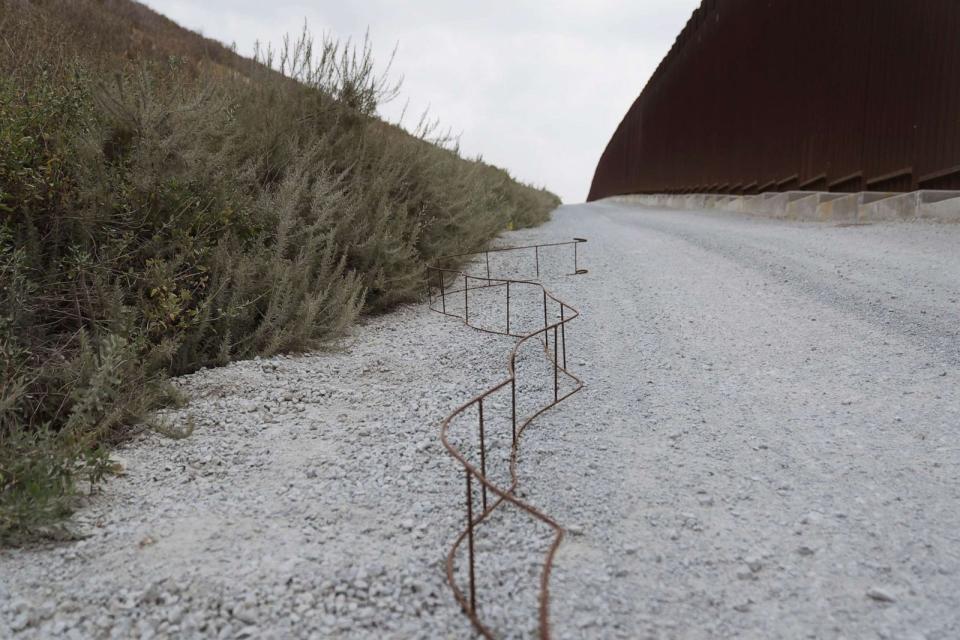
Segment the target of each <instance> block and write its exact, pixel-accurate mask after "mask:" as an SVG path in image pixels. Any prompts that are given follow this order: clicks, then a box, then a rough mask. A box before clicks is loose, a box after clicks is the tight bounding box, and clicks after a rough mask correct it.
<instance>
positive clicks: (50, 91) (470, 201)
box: [0, 0, 559, 543]
mask: <svg viewBox="0 0 960 640" xmlns="http://www.w3.org/2000/svg"><path fill="white" fill-rule="evenodd" d="M131 23H132V24H136V25H137V26H138V29H137V30H131V29H130V24H131ZM130 33H139V34H141V37H147V38H153V40H151V41H149V45H150V46H146V45H145V44H144V43H143V42H136V41H131V40H130V39H129V38H130ZM143 34H146V35H143ZM0 40H2V43H3V44H2V46H0V384H2V387H0V542H7V543H10V542H13V543H16V542H20V541H24V540H28V539H31V538H35V537H36V536H38V535H63V534H64V533H65V531H64V530H63V529H62V528H61V525H59V524H58V523H60V522H62V518H63V517H64V516H65V515H67V514H68V513H69V511H70V508H71V506H72V505H73V504H74V501H75V499H76V496H77V492H78V491H79V490H80V489H81V488H83V487H91V488H92V487H93V486H95V485H96V483H98V482H99V481H100V480H102V479H103V477H104V476H105V475H106V474H108V473H109V471H110V463H109V456H108V450H109V445H111V444H113V443H116V442H117V441H119V440H121V439H122V438H124V437H125V436H126V435H128V434H129V433H130V430H131V428H132V425H135V424H138V423H143V422H144V421H145V416H148V415H149V414H150V412H151V411H153V410H154V409H156V408H158V407H160V406H163V405H164V404H166V403H169V402H172V401H176V396H175V394H174V393H173V392H172V391H171V388H170V387H169V386H168V384H167V382H166V380H167V377H168V376H170V375H176V374H179V373H184V372H189V371H192V370H195V369H197V368H199V367H202V366H210V365H219V364H224V363H226V362H229V361H231V360H235V359H239V358H249V357H252V356H255V355H271V354H276V353H281V352H295V351H303V350H308V349H315V348H318V347H321V346H322V345H324V344H325V343H328V342H329V341H330V340H332V339H335V338H337V337H338V336H341V335H342V334H343V332H344V331H345V330H346V329H347V328H348V327H349V326H350V325H351V323H352V322H353V321H354V320H355V319H356V317H357V316H358V314H360V313H363V312H368V313H369V312H380V311H384V310H387V309H389V308H391V307H392V306H394V305H396V304H398V303H402V302H406V301H415V300H418V299H419V297H420V296H421V295H422V289H423V282H424V275H425V265H426V264H428V263H429V262H431V261H432V260H434V259H436V258H437V257H438V256H441V255H444V254H449V253H459V252H462V251H468V250H474V249H478V248H480V247H482V246H483V245H484V244H485V243H486V242H488V241H489V240H490V239H491V238H493V237H494V236H496V234H497V233H499V232H500V231H502V230H503V229H506V228H517V227H524V226H531V225H535V224H539V223H540V222H542V221H544V220H546V219H547V217H548V215H549V212H550V211H551V210H552V209H553V208H555V207H556V206H557V204H559V201H558V200H557V198H556V197H555V196H553V195H552V194H549V193H547V192H545V191H541V190H536V189H532V188H530V187H527V186H524V185H521V184H519V183H517V182H516V181H515V180H513V179H512V178H511V177H510V176H509V175H508V174H507V173H506V172H504V171H502V170H500V169H497V168H495V167H491V166H489V165H486V164H484V163H482V162H480V161H471V160H465V159H463V158H461V157H460V156H459V153H458V152H457V150H456V149H455V148H451V147H450V146H449V145H445V144H442V143H441V144H436V143H435V142H436V141H434V142H431V141H430V137H431V132H430V129H429V127H425V128H424V129H423V130H422V131H421V132H420V134H419V135H410V134H407V133H406V132H404V131H402V130H400V129H398V128H397V127H394V126H391V125H389V124H386V123H384V122H382V121H380V120H378V119H377V118H376V117H375V113H376V107H377V105H378V104H379V102H380V101H381V100H383V99H385V98H389V97H390V96H392V95H393V94H394V93H395V92H396V87H395V86H394V85H391V84H390V83H389V81H388V80H387V79H386V76H384V75H381V76H377V75H375V74H374V71H373V64H372V60H371V57H370V48H369V44H368V43H366V42H364V43H362V44H360V45H358V46H354V45H351V44H350V43H347V44H346V45H342V44H340V43H337V42H335V41H332V40H329V39H325V40H324V41H323V42H321V43H319V44H318V45H317V46H316V49H315V48H314V43H313V41H312V39H311V38H310V36H309V34H307V33H306V32H304V34H303V36H302V37H301V38H300V39H299V41H296V42H287V45H286V46H285V47H284V48H283V49H282V50H281V51H280V52H276V53H275V52H272V51H265V52H264V53H263V55H262V56H261V57H260V60H259V61H250V60H243V59H241V58H239V57H238V56H236V55H235V54H233V53H232V52H230V51H228V50H225V49H223V48H222V47H216V46H213V45H212V44H211V43H209V41H203V42H202V44H203V46H202V47H201V46H199V45H198V44H197V43H198V42H200V40H199V37H198V36H195V35H194V34H189V33H188V32H183V31H180V30H178V29H177V28H176V27H175V26H172V25H171V24H170V23H168V22H166V21H164V20H163V19H162V18H160V17H159V16H156V15H155V14H152V13H150V12H149V10H146V9H145V8H144V7H142V6H140V5H136V4H135V3H129V2H125V1H122V0H111V1H110V2H106V3H104V2H95V1H94V0H82V1H76V2H74V1H68V0H60V1H56V0H49V1H47V2H38V3H34V2H25V1H23V0H0ZM198 51H199V52H201V53H198ZM271 65H273V67H274V68H278V69H280V70H282V73H279V72H277V71H275V70H273V69H272V68H271ZM163 430H164V432H170V431H169V430H168V429H163Z"/></svg>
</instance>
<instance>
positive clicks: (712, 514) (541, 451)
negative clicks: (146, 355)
mask: <svg viewBox="0 0 960 640" xmlns="http://www.w3.org/2000/svg"><path fill="white" fill-rule="evenodd" d="M572 236H584V237H588V238H589V239H590V243H589V244H588V245H587V246H586V247H583V248H582V249H583V250H582V251H581V255H582V256H583V265H582V266H585V267H587V268H589V269H590V272H589V273H588V274H587V275H584V276H580V277H576V278H562V277H555V274H556V273H558V272H559V271H557V269H554V268H553V267H554V266H556V265H551V264H550V260H551V259H552V258H551V257H549V256H546V257H544V258H543V259H544V271H545V272H546V273H547V275H546V278H545V279H546V282H547V284H548V287H549V288H550V289H551V290H552V291H554V292H556V293H557V294H558V295H559V296H560V297H561V298H563V299H564V300H567V301H568V302H569V303H570V304H572V305H573V306H575V307H578V308H579V309H580V310H581V311H582V312H583V317H582V318H581V319H578V320H577V322H576V324H575V325H573V326H571V329H570V331H569V332H568V333H567V340H568V345H567V346H568V360H569V362H570V366H571V369H572V370H573V371H575V372H576V373H577V374H578V375H582V377H583V378H584V380H585V381H586V383H587V387H586V388H585V389H584V390H583V391H582V392H580V393H579V394H578V395H576V396H574V397H573V398H571V399H570V400H568V401H567V402H565V403H564V404H563V405H561V406H560V407H558V408H557V409H555V410H553V411H551V412H548V413H547V414H545V415H544V416H542V417H541V418H539V419H538V420H537V422H536V423H534V426H532V427H531V429H530V430H529V431H528V432H527V434H526V435H525V437H524V441H523V444H522V454H521V467H520V474H521V493H522V495H523V496H524V497H525V499H527V500H528V501H530V502H531V503H533V504H535V505H537V506H538V507H540V508H542V509H543V510H544V511H546V512H547V513H549V514H551V515H552V516H553V517H555V518H556V519H557V520H558V521H559V522H560V523H561V524H563V525H564V526H565V527H566V528H567V531H568V533H569V534H570V535H568V536H567V538H566V541H565V543H564V545H563V546H562V547H561V550H560V553H559V555H558V558H557V564H556V568H555V572H554V577H553V581H552V583H551V593H552V598H553V600H552V603H553V604H552V610H551V611H552V621H553V632H554V635H555V636H556V637H558V638H586V637H589V638H645V637H650V638H807V637H831V638H840V637H846V638H916V639H919V638H925V639H926V640H939V639H948V638H956V637H960V613H958V612H960V591H958V590H957V588H956V587H957V585H958V584H960V552H958V550H960V482H958V481H960V448H958V446H957V444H956V432H957V425H958V424H960V385H958V384H957V380H958V379H960V337H958V331H960V324H958V322H957V320H958V319H960V249H958V248H960V227H955V226H944V225H930V224H920V223H917V224H889V225H874V226H867V227H843V228H841V227H835V226H831V225H824V224H814V223H790V222H784V221H768V220H756V219H752V218H747V217H741V216H734V215H716V214H703V213H695V212H672V211H671V212H661V211H652V210H643V209H639V208H631V207H626V206H614V205H610V204H596V205H590V206H580V207H565V208H563V209H561V210H560V211H558V212H557V213H556V214H555V216H554V220H553V221H552V222H551V223H549V224H548V225H545V226H544V227H542V228H539V229H535V230H526V231H521V232H515V233H511V234H508V236H507V237H506V238H505V241H506V242H509V243H510V244H520V243H524V242H527V241H556V240H568V239H569V238H570V237H572ZM562 258H563V257H562V256H560V257H558V258H557V263H556V264H557V265H560V264H561V263H560V260H561V259H562ZM529 266H530V265H529V260H527V261H523V260H521V261H519V262H518V263H516V264H510V265H495V267H494V270H495V272H502V270H505V269H507V267H509V269H516V270H518V271H523V270H524V269H528V268H529ZM509 269H507V270H509ZM477 295H478V298H477V299H476V301H475V299H474V298H471V314H474V313H476V314H484V313H487V314H494V313H497V311H496V310H497V309H498V308H499V307H498V303H497V300H496V299H493V298H491V299H489V300H487V301H486V303H484V301H483V299H482V297H481V296H482V294H480V293H478V294H477ZM449 302H450V304H451V305H455V304H457V302H456V301H454V300H450V301H449ZM513 304H514V305H515V307H514V308H515V309H516V314H517V318H521V317H528V318H531V317H536V315H537V311H538V309H539V307H537V302H536V300H530V299H524V298H523V297H522V296H519V297H518V298H517V299H515V300H514V301H513ZM475 305H476V306H475ZM541 317H542V316H541ZM490 321H491V322H493V321H495V319H494V317H493V316H492V315H491V316H490ZM512 343H513V341H512V340H510V339H504V338H497V337H493V336H490V335H486V334H481V333H478V332H475V331H472V330H470V329H468V328H465V327H463V326H462V325H461V324H460V323H458V322H457V321H456V320H453V319H450V318H445V317H443V316H440V315H438V314H435V313H432V312H430V311H429V310H428V309H427V308H426V307H425V306H423V305H418V306H410V307H406V308H403V309H401V310H399V311H398V312H396V313H393V314H390V315H387V316H382V317H378V318H373V319H369V320H367V321H365V322H364V323H363V324H362V325H361V326H359V327H357V328H356V330H355V331H354V332H353V334H352V336H351V338H350V339H349V340H348V341H347V342H346V343H345V344H344V345H343V346H342V349H340V350H338V351H331V352H326V353H315V354H309V355H304V356H296V357H277V358H270V359H262V360H254V361H248V362H241V363H235V364H233V365H230V366H228V367H224V368H220V369H211V370H205V371H200V372H198V373H196V374H194V375H191V376H185V377H183V378H180V379H179V380H178V384H179V385H180V386H181V387H182V388H183V389H184V390H185V391H187V392H188V393H189V395H190V396H191V398H192V400H191V402H190V403H189V404H188V405H187V406H186V407H184V408H183V409H180V410H177V411H171V412H168V413H167V414H166V415H165V417H166V418H167V419H168V420H170V421H171V422H172V423H173V424H177V425H180V426H183V425H186V424H190V423H192V424H193V425H194V426H195V432H194V434H193V435H192V436H191V437H189V438H187V439H185V440H170V439H167V438H164V437H162V436H159V435H156V434H146V435H143V436H141V437H139V438H137V439H136V440H135V441H133V442H131V443H129V444H128V445H126V446H125V447H124V448H123V449H122V450H120V451H119V452H118V456H119V457H120V458H122V459H123V461H124V462H125V464H126V474H125V475H124V476H122V477H119V478H116V479H114V480H112V481H111V482H109V483H108V484H107V485H106V486H105V488H104V489H103V490H102V491H101V492H99V493H98V494H96V495H94V496H92V497H91V498H90V499H89V501H88V504H87V505H86V506H85V507H84V508H83V509H82V510H81V511H80V512H79V513H78V514H77V516H76V517H75V519H74V526H75V527H76V528H78V529H79V530H81V531H83V532H84V533H85V534H86V535H87V536H88V537H86V538H85V539H83V540H81V541H79V542H76V543H71V544H65V545H56V546H49V547H42V548H29V549H16V550H3V551H0V638H7V637H15V638H48V637H65V638H129V637H140V638H151V637H158V638H180V637H213V638H289V637H295V638H327V637H350V638H355V637H359V638H366V637H369V638H437V637H449V638H460V637H470V635H471V631H470V627H469V624H468V623H467V622H466V618H465V617H464V616H463V615H462V614H461V613H460V612H459V610H458V609H457V607H456V605H455V604H454V601H453V598H452V596H451V594H450V592H449V589H448V587H447V585H446V583H445V573H444V571H445V567H444V561H445V556H446V552H447V549H448V548H449V545H450V544H451V543H452V541H453V539H454V537H455V536H456V534H457V531H458V529H459V528H460V526H462V521H463V496H464V493H463V492H464V479H463V476H462V475H461V473H460V472H459V471H458V469H457V466H456V465H455V464H454V463H453V461H452V460H451V459H450V458H449V457H448V456H447V454H446V453H445V452H444V451H443V450H442V446H441V444H440V442H439V438H438V425H439V423H440V421H441V420H442V419H443V417H444V416H445V415H446V414H447V413H449V412H450V411H451V410H452V409H453V408H455V407H456V406H458V405H460V404H461V403H463V402H465V401H466V400H467V399H468V398H469V397H470V396H472V395H473V394H475V393H478V392H480V391H482V390H483V389H485V388H486V387H489V386H491V385H492V384H493V383H495V382H498V381H500V380H501V379H503V377H504V375H505V370H504V365H505V354H506V353H507V351H508V350H509V348H510V347H511V346H512ZM534 351H535V350H534ZM536 356H537V354H536V353H535V352H533V353H531V354H529V357H526V358H524V359H523V360H522V362H521V372H522V373H521V378H520V379H521V392H522V395H523V396H524V397H525V398H527V397H530V398H535V397H537V394H538V393H542V392H543V391H544V388H543V387H542V385H541V384H540V383H539V382H538V381H539V380H540V379H541V378H542V374H543V371H542V369H538V368H537V367H542V360H540V359H538V358H537V357H536ZM551 383H552V380H551ZM550 391H551V392H552V389H550ZM494 404H498V405H499V406H491V416H490V420H491V422H490V426H489V427H488V433H489V434H491V435H490V436H489V438H490V446H491V447H492V449H491V450H492V451H493V453H491V454H490V455H491V457H492V459H491V474H493V475H496V474H498V473H499V474H502V473H504V469H505V467H504V466H503V465H504V461H505V456H504V455H503V450H504V447H505V443H506V442H508V441H507V440H506V439H505V438H504V436H505V433H506V428H505V424H506V422H505V420H504V418H503V413H504V412H505V410H506V409H507V402H506V401H505V400H493V401H491V405H494ZM459 433H462V438H463V440H462V445H463V447H464V448H465V449H467V448H470V447H471V446H474V445H475V443H474V441H473V440H471V438H472V437H473V436H472V435H471V434H472V433H473V431H472V426H471V425H470V424H464V425H463V427H462V431H460V432H459ZM498 438H499V439H498ZM474 448H475V447H474ZM497 452H499V454H498V453H497ZM498 455H499V457H498ZM498 465H499V466H498ZM549 538H550V536H549V531H544V530H543V527H537V526H536V525H535V524H533V523H531V521H530V519H529V518H526V517H523V516H522V515H521V514H518V513H514V512H511V511H510V510H504V512H503V513H502V514H498V515H497V516H496V517H495V518H494V519H492V521H491V522H490V523H488V524H486V525H484V526H483V527H481V528H480V530H479V532H478V540H477V547H478V558H479V560H480V562H479V574H478V584H479V585H480V590H479V591H478V594H479V595H480V596H481V601H480V607H481V612H482V614H483V616H484V619H485V620H486V619H489V620H491V621H492V626H494V628H496V629H497V630H498V631H500V632H502V633H503V634H504V635H505V636H511V637H529V636H530V635H532V634H533V633H534V631H535V629H536V609H535V606H536V603H535V599H536V593H537V592H536V589H537V586H538V585H537V584H536V581H537V580H538V575H539V574H538V572H539V566H540V562H541V561H542V556H543V552H544V550H545V546H546V545H547V544H548V543H549ZM458 572H459V573H458V575H460V576H461V577H462V575H463V563H462V562H460V563H458Z"/></svg>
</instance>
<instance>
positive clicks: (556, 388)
mask: <svg viewBox="0 0 960 640" xmlns="http://www.w3.org/2000/svg"><path fill="white" fill-rule="evenodd" d="M559 371H560V363H559V362H557V325H553V401H554V402H556V401H557V400H559V399H560V378H559V375H560V374H559Z"/></svg>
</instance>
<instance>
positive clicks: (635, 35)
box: [145, 0, 699, 203]
mask: <svg viewBox="0 0 960 640" xmlns="http://www.w3.org/2000/svg"><path fill="white" fill-rule="evenodd" d="M145 1H146V4H147V5H149V6H150V7H152V8H154V9H156V10H157V11H159V12H161V13H163V14H164V15H166V16H168V17H170V18H172V19H173V20H175V21H176V22H178V23H179V24H181V25H182V26H184V27H187V28H189V29H193V30H195V31H202V32H203V33H204V35H206V36H208V37H212V38H216V39H217V40H220V41H222V42H225V43H227V44H229V43H232V42H235V43H236V44H237V48H238V51H239V52H240V53H241V54H244V55H250V54H251V53H252V51H253V43H254V42H255V41H256V40H258V39H259V40H260V41H262V42H274V43H278V42H279V41H280V39H281V38H282V37H283V35H284V34H285V33H292V34H296V33H298V32H299V31H300V30H301V28H302V26H303V21H304V19H306V20H307V22H308V25H309V27H310V30H311V31H313V32H314V33H315V34H318V35H319V34H321V33H324V32H329V33H331V34H332V35H334V36H337V37H340V38H346V37H351V36H352V37H354V38H362V36H363V33H364V31H366V30H367V28H368V27H369V29H370V36H371V40H372V42H373V46H374V52H375V54H376V56H377V59H378V60H379V61H380V62H381V64H385V63H386V62H387V60H388V59H389V56H390V52H391V50H392V49H393V47H394V46H395V45H399V48H398V51H397V57H396V60H395V62H394V71H395V73H396V74H400V75H402V76H403V77H404V83H403V93H402V96H401V98H400V99H399V100H397V101H395V102H394V103H392V104H389V105H386V106H385V107H384V108H383V109H382V115H383V116H384V117H385V118H386V119H388V120H391V121H396V120H397V118H398V117H399V115H400V112H401V111H402V109H403V107H404V104H405V103H406V102H408V101H409V107H408V110H407V116H406V119H405V121H404V122H405V124H407V125H409V126H413V125H416V121H417V120H418V119H419V114H420V113H422V112H423V110H424V109H426V108H429V111H430V114H431V116H432V117H434V118H438V119H439V120H440V122H441V125H442V128H443V129H447V128H450V129H451V130H452V131H453V133H455V134H461V138H460V143H461V150H462V151H463V153H464V155H467V156H470V157H474V156H477V155H480V156H483V158H484V159H485V160H486V161H487V162H490V163H493V164H496V165H499V166H501V167H504V168H506V169H508V170H510V172H511V173H512V174H513V175H515V176H517V177H518V178H520V179H521V180H523V181H525V182H530V183H533V184H536V185H537V186H546V187H547V188H549V189H551V190H552V191H554V192H556V193H557V194H559V195H560V196H561V197H562V198H563V199H564V201H565V202H568V203H570V202H581V201H583V200H584V198H586V195H587V191H588V189H589V186H590V180H591V179H592V177H593V170H594V167H595V166H596V163H597V160H598V159H599V158H600V154H601V153H602V152H603V149H604V147H605V146H606V144H607V141H608V140H609V139H610V136H611V135H612V134H613V130H614V129H615V128H616V126H617V124H618V123H619V122H620V119H621V118H622V117H623V115H624V114H625V113H626V110H627V108H628V107H629V106H630V103H631V102H632V101H633V99H634V98H635V97H636V96H637V95H638V94H639V93H640V90H641V89H642V88H643V85H644V84H646V81H647V79H648V78H649V77H650V74H651V73H653V70H654V69H655V68H656V66H657V64H659V62H660V60H661V58H662V57H663V56H664V55H665V54H666V52H667V50H668V49H669V48H670V45H671V44H672V43H673V39H674V38H675V37H676V36H677V34H678V33H680V30H681V29H682V28H683V25H684V24H685V23H686V21H687V19H688V18H689V17H690V13H691V12H692V11H693V10H694V9H695V8H696V7H697V6H698V5H699V0H557V1H552V2H548V1H545V0H541V1H534V0H513V1H507V0H487V1H486V2H477V1H476V0H473V1H472V2H465V1H464V0H407V1H403V0H364V1H362V2H349V1H346V2H344V1H342V0H341V1H334V0H314V1H313V2H298V1H296V0H271V1H269V2H265V1H262V0H205V1H204V2H196V1H195V0H145Z"/></svg>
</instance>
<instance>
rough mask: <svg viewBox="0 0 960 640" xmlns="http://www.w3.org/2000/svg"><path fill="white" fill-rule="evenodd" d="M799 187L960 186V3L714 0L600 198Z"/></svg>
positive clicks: (611, 165)
mask: <svg viewBox="0 0 960 640" xmlns="http://www.w3.org/2000/svg"><path fill="white" fill-rule="evenodd" d="M796 189H802V190H820V191H828V190H830V191H863V190H870V191H910V190H915V189H960V1H958V0H704V2H703V3H702V4H701V6H700V8H698V9H697V10H696V11H694V13H693V16H692V17H691V19H690V21H689V22H688V23H687V26H686V27H685V28H684V30H683V32H682V33H681V34H680V35H679V36H678V37H677V40H676V42H675V43H674V46H673V48H672V49H671V50H670V52H669V53H668V54H667V56H666V58H664V60H663V62H661V64H660V66H659V68H658V69H657V71H656V72H655V73H654V75H653V77H652V78H651V79H650V81H649V83H648V84H647V86H646V88H645V89H644V90H643V93H642V94H641V95H640V97H639V98H638V99H637V100H636V102H634V104H633V105H632V106H631V107H630V110H629V111H628V112H627V115H626V116H625V117H624V119H623V122H621V123H620V126H619V127H618V128H617V131H616V133H615V134H614V135H613V138H612V139H611V140H610V143H609V145H608V146H607V149H606V151H605V152H604V154H603V156H602V158H601V159H600V163H599V165H598V166H597V170H596V174H595V176H594V180H593V185H592V187H591V190H590V196H589V199H590V200H595V199H598V198H603V197H607V196H611V195H621V194H627V193H683V192H720V193H757V192H762V191H788V190H796Z"/></svg>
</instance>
